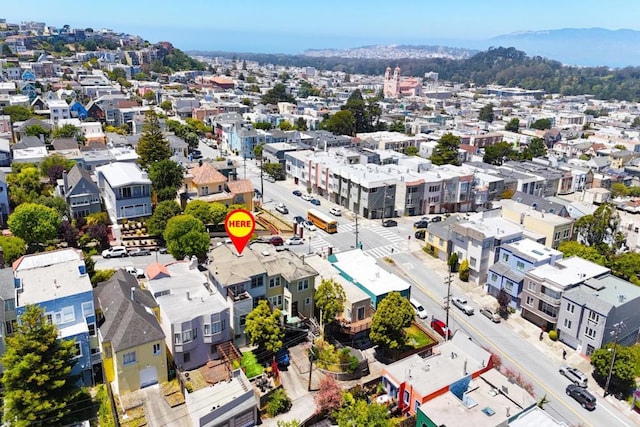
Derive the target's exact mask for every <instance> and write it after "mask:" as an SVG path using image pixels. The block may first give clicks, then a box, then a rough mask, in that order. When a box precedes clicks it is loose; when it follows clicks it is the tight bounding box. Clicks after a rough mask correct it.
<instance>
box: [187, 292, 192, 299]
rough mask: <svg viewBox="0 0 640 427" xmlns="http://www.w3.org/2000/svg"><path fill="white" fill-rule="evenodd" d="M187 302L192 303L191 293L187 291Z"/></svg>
mask: <svg viewBox="0 0 640 427" xmlns="http://www.w3.org/2000/svg"><path fill="white" fill-rule="evenodd" d="M187 301H191V292H189V291H187Z"/></svg>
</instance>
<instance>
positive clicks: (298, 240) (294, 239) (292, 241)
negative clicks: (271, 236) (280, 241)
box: [284, 236, 304, 246]
mask: <svg viewBox="0 0 640 427" xmlns="http://www.w3.org/2000/svg"><path fill="white" fill-rule="evenodd" d="M303 243H304V239H303V238H302V237H300V236H291V237H289V238H288V239H287V240H285V242H284V244H285V245H289V246H291V245H302V244H303Z"/></svg>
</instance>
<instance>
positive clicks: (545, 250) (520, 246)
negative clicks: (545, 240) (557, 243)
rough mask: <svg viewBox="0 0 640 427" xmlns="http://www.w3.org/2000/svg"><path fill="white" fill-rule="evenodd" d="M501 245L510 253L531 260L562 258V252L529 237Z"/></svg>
mask: <svg viewBox="0 0 640 427" xmlns="http://www.w3.org/2000/svg"><path fill="white" fill-rule="evenodd" d="M503 247H504V248H506V249H508V250H510V251H511V253H513V254H516V255H518V256H520V257H521V258H525V259H527V260H530V261H533V262H540V261H544V260H546V259H549V258H551V257H560V258H562V252H560V251H558V250H556V249H552V248H549V247H546V246H545V245H543V244H542V243H538V242H535V241H533V240H529V239H522V240H518V241H517V242H512V243H508V244H506V245H504V246H503Z"/></svg>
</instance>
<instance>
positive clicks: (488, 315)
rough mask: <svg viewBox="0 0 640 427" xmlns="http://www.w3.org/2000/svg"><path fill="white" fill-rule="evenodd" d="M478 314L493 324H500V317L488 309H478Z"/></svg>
mask: <svg viewBox="0 0 640 427" xmlns="http://www.w3.org/2000/svg"><path fill="white" fill-rule="evenodd" d="M480 314H482V315H483V316H486V318H487V319H489V320H491V321H492V322H493V323H500V320H501V319H500V315H499V314H498V313H496V312H495V311H493V310H491V309H490V308H488V307H482V308H481V309H480Z"/></svg>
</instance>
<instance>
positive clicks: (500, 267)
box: [489, 261, 524, 283]
mask: <svg viewBox="0 0 640 427" xmlns="http://www.w3.org/2000/svg"><path fill="white" fill-rule="evenodd" d="M489 271H490V272H492V273H496V274H498V275H500V276H503V277H506V278H507V279H509V280H511V281H512V282H515V283H520V282H521V281H522V280H523V279H524V274H523V273H521V272H519V271H514V270H512V269H511V267H509V264H507V263H505V262H502V261H499V262H497V263H495V264H493V265H492V266H491V267H489Z"/></svg>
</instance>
